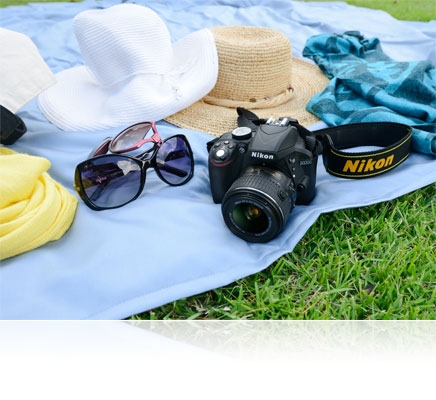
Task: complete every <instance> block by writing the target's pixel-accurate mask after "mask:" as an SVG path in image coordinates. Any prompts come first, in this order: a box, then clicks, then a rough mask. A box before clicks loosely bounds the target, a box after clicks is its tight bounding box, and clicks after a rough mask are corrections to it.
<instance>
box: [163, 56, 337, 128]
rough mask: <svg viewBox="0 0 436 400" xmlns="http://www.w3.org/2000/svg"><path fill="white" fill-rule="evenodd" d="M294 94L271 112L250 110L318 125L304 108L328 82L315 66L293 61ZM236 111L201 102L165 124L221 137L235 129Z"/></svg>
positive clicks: (262, 109) (172, 116)
mask: <svg viewBox="0 0 436 400" xmlns="http://www.w3.org/2000/svg"><path fill="white" fill-rule="evenodd" d="M292 77H293V79H292V81H293V93H292V96H291V99H290V100H289V101H286V102H285V103H283V104H281V105H278V106H274V107H271V108H254V107H253V108H252V109H251V111H253V112H254V113H255V114H256V115H257V116H258V117H259V118H269V117H273V118H279V117H292V118H295V119H296V120H298V122H299V123H300V124H301V125H303V126H306V127H307V126H309V125H312V124H314V123H316V122H318V121H319V118H318V117H316V116H315V115H314V114H312V113H310V112H309V111H307V110H306V105H307V103H308V102H309V100H310V99H311V98H312V96H314V95H315V94H316V93H318V92H320V91H322V90H323V89H324V88H325V87H326V86H327V84H328V82H329V79H328V78H327V77H326V76H325V75H324V74H323V73H322V71H321V70H320V69H319V67H318V66H316V65H314V64H311V63H309V62H307V61H304V60H301V59H299V58H296V57H293V59H292ZM237 116H238V115H237V112H236V108H230V107H222V106H218V105H212V104H208V103H206V102H205V101H204V100H203V99H201V100H199V101H197V102H196V103H194V104H192V105H191V106H189V107H187V108H185V109H184V110H182V111H179V112H178V113H176V114H173V115H171V116H169V117H167V118H165V121H167V122H169V123H171V124H174V125H176V126H178V127H181V128H186V129H193V130H198V131H202V132H206V133H209V134H211V135H213V136H221V135H222V134H223V133H225V132H230V131H231V130H233V129H235V128H236V127H237Z"/></svg>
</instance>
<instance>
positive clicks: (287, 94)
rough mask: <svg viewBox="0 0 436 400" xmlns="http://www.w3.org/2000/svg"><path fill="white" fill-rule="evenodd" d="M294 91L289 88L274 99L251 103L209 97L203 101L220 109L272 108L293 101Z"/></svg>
mask: <svg viewBox="0 0 436 400" xmlns="http://www.w3.org/2000/svg"><path fill="white" fill-rule="evenodd" d="M293 92H294V89H293V88H292V87H289V88H288V89H286V90H285V91H284V92H281V93H279V94H277V95H275V96H272V97H265V98H263V99H256V98H252V99H250V100H249V101H242V100H232V99H222V98H218V97H214V96H210V95H207V96H205V97H203V101H204V102H205V103H207V104H211V105H214V106H220V107H228V108H237V107H244V108H247V107H250V108H270V107H275V106H279V105H281V104H283V103H286V102H287V101H289V100H291V98H292V95H293Z"/></svg>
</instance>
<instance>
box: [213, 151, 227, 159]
mask: <svg viewBox="0 0 436 400" xmlns="http://www.w3.org/2000/svg"><path fill="white" fill-rule="evenodd" d="M226 155H227V151H225V150H224V149H219V150H217V151H216V153H215V156H216V157H217V158H219V159H220V160H223V159H224V158H226Z"/></svg>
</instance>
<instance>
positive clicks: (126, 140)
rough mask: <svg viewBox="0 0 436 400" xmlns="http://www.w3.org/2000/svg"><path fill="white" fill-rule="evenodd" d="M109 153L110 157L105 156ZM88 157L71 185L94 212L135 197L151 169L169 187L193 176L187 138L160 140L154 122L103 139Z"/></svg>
mask: <svg viewBox="0 0 436 400" xmlns="http://www.w3.org/2000/svg"><path fill="white" fill-rule="evenodd" d="M150 132H152V134H151V135H150V137H148V136H149V133H150ZM144 145H148V148H147V149H146V150H145V151H144V152H142V153H141V154H139V155H136V156H128V155H124V154H119V153H125V152H128V151H133V150H137V149H139V148H140V147H142V146H144ZM108 151H110V152H111V154H106V153H107V152H108ZM90 157H91V158H89V159H88V160H86V161H83V162H81V163H80V164H78V165H77V167H76V171H75V175H74V186H75V189H76V191H77V192H78V193H79V195H80V197H81V199H82V200H83V201H84V202H85V204H86V205H87V206H88V207H90V208H92V209H93V210H106V209H110V208H117V207H121V206H124V205H125V204H127V203H130V202H131V201H133V200H135V199H136V198H138V196H139V195H140V194H141V192H142V190H143V189H144V185H145V176H146V171H147V169H148V168H150V167H153V168H154V170H155V171H156V173H157V175H158V176H159V178H160V179H162V180H163V181H164V182H166V183H167V184H169V185H171V186H179V185H183V184H185V183H186V182H188V181H189V180H190V179H191V178H192V176H193V174H194V157H193V153H192V150H191V146H190V145H189V142H188V140H187V138H186V137H185V136H184V135H174V136H171V137H169V138H168V139H165V140H162V139H161V137H160V136H159V134H158V132H157V129H156V125H155V123H154V122H141V123H138V124H135V125H132V126H130V127H128V128H126V129H125V130H123V131H122V132H120V133H119V134H118V135H117V136H115V137H114V138H106V139H105V140H104V141H103V143H101V144H100V145H99V146H98V147H97V148H96V149H95V150H93V151H92V152H91V154H90Z"/></svg>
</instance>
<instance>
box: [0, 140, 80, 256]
mask: <svg viewBox="0 0 436 400" xmlns="http://www.w3.org/2000/svg"><path fill="white" fill-rule="evenodd" d="M49 168H50V161H49V160H47V159H46V158H42V157H35V156H30V155H27V154H20V153H16V152H15V151H13V150H10V149H8V148H6V147H0V260H3V259H5V258H8V257H12V256H15V255H17V254H20V253H24V252H26V251H29V250H32V249H35V248H36V247H39V246H41V245H43V244H45V243H47V242H49V241H52V240H57V239H59V238H60V237H61V236H62V235H63V234H64V233H65V232H66V231H67V230H68V228H69V227H70V226H71V224H72V222H73V219H74V216H75V213H76V209H77V198H76V197H74V196H73V195H72V194H70V193H69V192H68V191H67V190H66V189H65V188H64V187H63V186H62V185H60V184H59V183H58V182H56V181H55V180H54V179H52V178H51V177H50V175H49V174H48V173H47V172H46V171H47V170H48V169H49Z"/></svg>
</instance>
